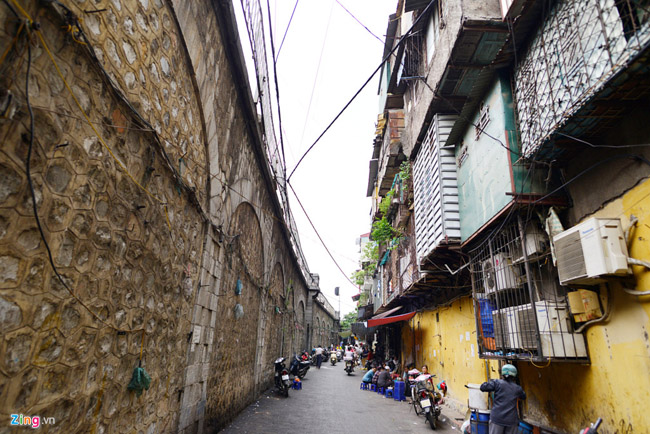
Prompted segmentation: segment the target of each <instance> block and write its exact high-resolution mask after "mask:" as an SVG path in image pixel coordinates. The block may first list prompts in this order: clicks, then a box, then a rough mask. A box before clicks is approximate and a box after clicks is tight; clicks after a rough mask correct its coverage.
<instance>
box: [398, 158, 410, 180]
mask: <svg viewBox="0 0 650 434" xmlns="http://www.w3.org/2000/svg"><path fill="white" fill-rule="evenodd" d="M410 177H411V162H410V161H408V160H406V161H404V162H403V163H402V164H400V166H399V178H400V179H401V180H402V181H407V180H408V179H409V178H410Z"/></svg>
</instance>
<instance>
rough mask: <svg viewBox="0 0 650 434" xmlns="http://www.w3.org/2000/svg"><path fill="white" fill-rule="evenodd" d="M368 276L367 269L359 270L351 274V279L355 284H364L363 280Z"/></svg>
mask: <svg viewBox="0 0 650 434" xmlns="http://www.w3.org/2000/svg"><path fill="white" fill-rule="evenodd" d="M365 278H366V270H357V271H355V272H354V273H352V274H351V275H350V280H352V281H353V282H354V284H355V285H359V286H361V285H363V281H364V280H365Z"/></svg>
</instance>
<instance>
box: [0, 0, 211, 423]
mask: <svg viewBox="0 0 650 434" xmlns="http://www.w3.org/2000/svg"><path fill="white" fill-rule="evenodd" d="M70 3H71V2H70ZM83 3H84V2H76V3H75V4H71V5H70V7H71V8H73V9H71V10H72V11H73V12H74V13H77V14H81V13H82V12H81V9H85V8H93V7H97V8H98V9H99V8H106V10H105V11H103V12H101V13H97V14H90V15H85V16H84V29H85V30H86V32H87V35H88V38H89V41H90V42H91V45H84V44H82V43H78V42H75V40H74V39H73V38H72V34H71V33H66V32H65V30H64V29H62V26H64V22H63V21H62V15H61V13H62V12H63V9H61V8H59V7H57V6H52V5H49V6H44V7H41V8H39V7H38V6H37V2H35V1H29V2H27V1H23V2H21V4H22V5H23V6H24V8H25V10H26V12H28V13H29V14H30V15H31V16H32V17H38V18H37V19H38V22H39V23H40V25H41V34H42V36H43V39H44V40H45V42H46V43H47V46H48V47H49V49H50V50H51V51H52V53H53V56H54V60H55V62H56V66H55V64H54V62H53V61H52V60H51V59H50V57H49V56H48V54H47V52H46V50H45V49H44V46H43V44H42V43H41V42H40V40H39V39H37V38H36V33H32V48H31V62H30V61H29V52H28V49H27V45H26V40H25V38H24V37H20V35H19V38H17V42H16V45H15V47H14V49H13V50H12V51H11V52H10V53H9V55H8V57H7V59H5V62H4V64H3V65H2V70H1V74H0V81H1V86H2V88H3V89H4V90H5V94H7V92H10V93H11V95H12V104H14V107H15V111H11V112H10V113H8V114H9V116H7V117H8V118H7V119H4V120H3V121H2V129H1V134H2V143H3V145H2V153H0V183H1V184H0V191H2V197H1V198H0V199H1V200H0V215H1V216H2V217H1V220H0V221H1V222H2V227H3V230H2V232H1V233H2V238H1V239H0V297H1V298H2V302H1V303H2V308H1V312H2V314H1V315H0V318H2V324H1V326H0V327H1V328H2V349H1V350H0V354H1V355H2V360H1V361H0V363H1V365H0V401H1V402H3V405H2V407H1V408H0V412H1V415H0V417H1V418H2V419H3V420H8V417H9V416H8V415H9V413H22V414H24V415H40V416H41V417H54V418H55V420H56V424H55V425H54V426H53V427H52V428H53V429H51V430H50V431H51V432H66V433H68V432H127V431H129V430H132V429H136V430H140V431H143V432H144V431H148V432H168V431H172V430H174V427H175V425H176V419H177V411H178V409H179V402H178V393H177V390H178V389H179V388H180V387H182V382H183V377H182V374H183V369H184V365H185V348H186V346H187V340H186V339H185V336H186V335H187V331H188V329H189V319H190V318H191V311H192V305H193V303H194V292H195V289H196V286H197V279H196V278H197V270H198V269H199V265H200V256H201V248H202V241H203V230H204V225H203V224H202V219H201V213H202V210H201V207H200V205H201V204H203V203H205V201H206V198H207V190H206V188H205V187H204V186H205V185H206V182H207V176H206V173H207V172H206V170H207V167H206V155H207V153H206V150H205V147H204V146H203V143H204V137H203V132H202V126H201V122H200V116H199V113H198V106H197V102H196V98H195V92H194V88H193V85H192V81H191V79H190V78H189V77H190V74H189V71H188V69H187V65H186V63H185V62H184V60H183V57H182V55H181V54H179V53H180V52H179V50H178V41H177V39H176V38H175V36H174V33H173V31H172V30H173V29H171V27H170V26H171V23H172V22H171V16H170V12H169V10H168V9H167V8H166V7H165V6H164V5H163V4H162V3H160V2H153V1H151V2H148V1H144V0H143V1H140V2H137V3H136V2H130V3H129V4H128V5H127V4H126V2H120V1H119V0H115V1H112V2H104V3H101V2H100V3H93V4H92V5H91V4H90V2H85V3H86V4H85V5H84V4H83ZM43 4H44V3H40V5H43ZM0 22H2V23H3V26H2V28H3V32H2V35H1V36H0V37H1V38H2V44H1V45H2V46H3V47H7V46H9V44H10V43H11V40H12V38H13V37H14V35H15V33H16V30H17V29H16V27H17V25H16V24H15V23H16V22H15V21H14V17H13V15H12V13H11V11H10V10H9V9H8V8H7V7H5V5H2V7H1V8H0ZM25 34H26V33H22V35H25ZM82 42H83V41H82ZM89 49H92V50H93V51H92V52H89ZM92 54H94V55H95V56H96V59H95V58H93V56H92ZM98 61H99V62H98ZM28 67H29V70H30V71H29V100H30V101H29V102H30V105H31V108H32V110H33V113H34V118H35V126H34V140H33V143H32V144H31V146H32V155H31V158H30V160H31V161H30V163H31V170H30V175H31V177H32V179H33V183H34V190H35V195H36V198H37V200H36V202H37V203H36V205H37V211H38V215H39V217H40V221H41V223H42V227H43V232H44V236H45V239H46V240H47V242H48V243H49V246H50V249H51V251H52V258H53V262H54V264H55V265H56V267H57V270H58V272H59V273H60V274H61V276H62V278H63V281H65V282H66V284H67V286H68V288H69V289H66V287H64V285H63V284H62V283H61V281H60V280H59V279H58V277H57V276H56V275H55V274H54V272H53V269H52V267H51V265H50V263H49V260H48V255H47V251H46V249H45V243H44V241H43V240H42V239H41V237H40V234H39V231H38V228H37V225H36V220H35V216H34V211H33V209H32V201H31V191H30V188H29V185H28V177H27V174H26V162H27V155H28V149H29V147H30V142H31V140H30V138H29V137H30V117H29V109H28V106H27V97H26V93H25V78H26V77H27V68H28ZM56 67H58V68H60V71H61V74H62V75H63V77H64V78H65V82H67V85H68V86H69V88H70V89H68V88H67V87H66V84H65V83H64V81H63V79H62V78H61V77H59V75H58V73H57V71H56ZM102 67H103V68H105V71H106V74H104V73H103V72H102V70H101V68H102ZM71 92H72V93H71ZM73 96H74V97H73ZM74 98H76V100H77V101H78V103H79V106H80V107H79V106H78V105H77V103H76V102H75V99H74ZM125 101H128V102H129V104H127V103H126V102H125ZM86 115H87V116H88V118H89V120H90V121H91V122H92V124H90V123H89V122H87V121H86V119H85V116H86ZM91 125H92V126H91ZM93 127H94V129H93ZM181 180H182V182H181ZM183 183H184V184H185V185H187V186H197V187H199V188H195V189H194V190H191V189H190V188H185V187H184V186H183ZM193 191H196V195H194V194H193ZM141 354H142V358H141V360H140V355H141ZM140 363H141V364H142V366H143V367H144V368H145V369H146V371H147V372H148V373H149V374H150V375H151V377H152V379H153V381H152V384H151V388H150V389H149V390H148V391H146V392H145V393H144V394H143V395H142V396H140V397H138V396H137V395H135V394H134V393H133V392H129V391H127V388H126V386H127V384H128V383H129V381H130V379H131V374H132V372H133V369H134V368H135V367H136V366H138V365H139V364H140Z"/></svg>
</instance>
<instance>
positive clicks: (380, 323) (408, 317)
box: [368, 312, 416, 327]
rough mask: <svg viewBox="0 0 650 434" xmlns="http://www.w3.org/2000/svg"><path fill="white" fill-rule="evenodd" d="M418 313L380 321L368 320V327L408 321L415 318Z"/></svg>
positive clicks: (389, 317)
mask: <svg viewBox="0 0 650 434" xmlns="http://www.w3.org/2000/svg"><path fill="white" fill-rule="evenodd" d="M415 313H416V312H411V313H404V314H402V315H395V316H388V317H385V318H379V319H370V320H368V327H377V326H380V325H386V324H390V323H394V322H398V321H408V320H410V319H411V318H413V317H414V316H415Z"/></svg>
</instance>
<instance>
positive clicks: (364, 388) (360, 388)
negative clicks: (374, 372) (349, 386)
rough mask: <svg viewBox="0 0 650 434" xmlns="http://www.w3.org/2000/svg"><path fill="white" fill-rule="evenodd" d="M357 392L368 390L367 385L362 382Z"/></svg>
mask: <svg viewBox="0 0 650 434" xmlns="http://www.w3.org/2000/svg"><path fill="white" fill-rule="evenodd" d="M359 390H368V383H364V382H363V381H362V382H361V384H360V385H359Z"/></svg>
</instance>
